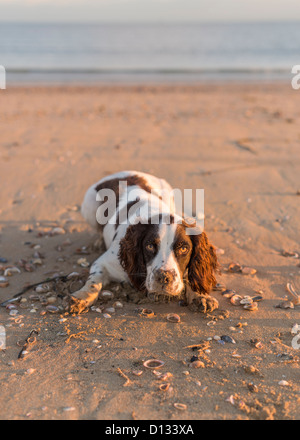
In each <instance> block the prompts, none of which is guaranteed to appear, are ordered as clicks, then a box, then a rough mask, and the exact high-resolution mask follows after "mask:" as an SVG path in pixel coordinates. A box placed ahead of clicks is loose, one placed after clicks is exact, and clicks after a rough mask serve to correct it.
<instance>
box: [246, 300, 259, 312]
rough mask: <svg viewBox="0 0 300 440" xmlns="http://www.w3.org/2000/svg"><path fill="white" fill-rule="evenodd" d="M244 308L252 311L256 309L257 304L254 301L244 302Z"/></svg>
mask: <svg viewBox="0 0 300 440" xmlns="http://www.w3.org/2000/svg"><path fill="white" fill-rule="evenodd" d="M244 309H245V310H248V311H249V312H254V311H256V310H258V305H257V303H256V302H254V303H252V304H246V305H245V306H244Z"/></svg>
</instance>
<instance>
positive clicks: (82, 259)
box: [77, 258, 90, 267]
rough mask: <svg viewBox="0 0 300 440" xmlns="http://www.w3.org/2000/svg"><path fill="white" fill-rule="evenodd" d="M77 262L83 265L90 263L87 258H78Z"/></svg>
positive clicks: (87, 265) (86, 265)
mask: <svg viewBox="0 0 300 440" xmlns="http://www.w3.org/2000/svg"><path fill="white" fill-rule="evenodd" d="M77 264H79V266H81V267H89V265H90V263H89V262H88V261H87V259H86V258H79V259H78V260H77Z"/></svg>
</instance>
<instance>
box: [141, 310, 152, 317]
mask: <svg viewBox="0 0 300 440" xmlns="http://www.w3.org/2000/svg"><path fill="white" fill-rule="evenodd" d="M141 315H143V316H147V318H152V317H153V316H154V312H153V310H151V309H142V310H141Z"/></svg>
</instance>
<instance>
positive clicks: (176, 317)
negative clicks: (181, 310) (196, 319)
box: [167, 313, 180, 323]
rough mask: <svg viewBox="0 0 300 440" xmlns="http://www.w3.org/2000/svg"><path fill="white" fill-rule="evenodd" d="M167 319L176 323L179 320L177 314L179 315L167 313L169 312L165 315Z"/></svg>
mask: <svg viewBox="0 0 300 440" xmlns="http://www.w3.org/2000/svg"><path fill="white" fill-rule="evenodd" d="M167 320H168V321H169V322H175V323H177V322H180V316H179V315H176V313H169V314H168V315H167Z"/></svg>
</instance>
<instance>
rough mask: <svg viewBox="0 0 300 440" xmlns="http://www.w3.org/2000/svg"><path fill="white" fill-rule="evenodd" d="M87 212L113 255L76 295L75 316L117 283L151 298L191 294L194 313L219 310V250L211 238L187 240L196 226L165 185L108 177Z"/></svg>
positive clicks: (130, 176) (140, 176)
mask: <svg viewBox="0 0 300 440" xmlns="http://www.w3.org/2000/svg"><path fill="white" fill-rule="evenodd" d="M120 183H121V184H120ZM112 195H113V196H114V197H111V196H112ZM109 197H110V200H109ZM81 212H82V215H83V217H84V218H85V219H86V220H87V222H88V223H89V224H90V225H91V226H93V227H94V228H95V229H97V231H98V233H99V234H100V236H102V238H103V239H104V243H105V247H106V249H107V250H106V252H105V253H104V254H103V255H101V256H100V257H99V258H98V259H97V260H96V261H95V262H94V263H93V264H92V266H91V268H90V275H89V278H88V280H87V282H86V284H85V285H84V286H83V287H82V288H81V289H80V290H79V291H77V292H75V293H73V295H72V303H71V311H72V312H75V313H76V312H77V313H80V312H82V311H83V310H84V309H86V308H88V307H90V306H91V305H93V304H94V303H95V302H96V301H97V299H98V296H99V294H100V292H101V290H102V289H103V288H104V287H105V286H106V285H107V284H109V282H111V281H117V282H129V283H130V284H131V285H132V286H133V287H134V288H135V289H137V290H138V291H141V292H144V293H145V295H146V294H148V293H149V294H150V293H155V294H158V295H159V294H162V295H168V296H173V297H174V296H177V297H178V296H179V295H181V294H182V292H183V291H184V289H185V291H184V295H185V299H186V302H187V303H188V304H191V305H192V306H193V308H194V309H195V308H196V309H199V310H201V311H203V312H207V311H212V310H214V309H215V308H217V307H218V301H217V300H216V299H215V298H213V297H211V296H210V295H209V292H210V290H211V289H212V287H213V286H215V284H216V279H215V276H214V273H215V271H216V270H217V267H218V263H217V257H216V253H215V250H214V247H213V246H212V245H211V244H210V243H209V241H208V239H207V236H206V234H205V232H201V231H200V230H199V231H198V232H197V234H195V235H188V234H187V231H188V229H189V228H190V227H192V225H191V223H190V222H187V221H186V220H184V219H183V218H182V217H181V216H179V215H178V214H176V212H175V203H174V198H173V195H172V188H171V186H170V185H169V184H168V183H167V182H166V181H165V180H163V179H158V178H156V177H154V176H151V175H149V174H145V173H140V172H135V171H124V172H120V173H117V174H113V175H111V176H108V177H105V178H104V179H102V180H100V181H99V182H98V183H96V184H94V185H92V186H91V187H90V188H89V189H88V191H87V193H86V195H85V197H84V201H83V204H82V208H81ZM193 226H195V223H194V225H193ZM187 280H188V282H187ZM185 282H186V283H185ZM185 284H186V286H185ZM185 287H186V288H185Z"/></svg>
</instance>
